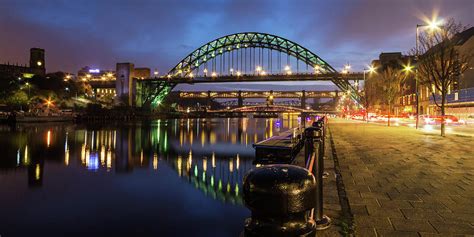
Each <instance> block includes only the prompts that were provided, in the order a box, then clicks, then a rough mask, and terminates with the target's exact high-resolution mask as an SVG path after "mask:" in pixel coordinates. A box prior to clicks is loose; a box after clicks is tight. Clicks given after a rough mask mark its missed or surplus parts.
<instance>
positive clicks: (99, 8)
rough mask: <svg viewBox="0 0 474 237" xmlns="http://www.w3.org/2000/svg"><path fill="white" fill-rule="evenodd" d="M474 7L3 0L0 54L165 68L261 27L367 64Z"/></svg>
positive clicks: (337, 1)
mask: <svg viewBox="0 0 474 237" xmlns="http://www.w3.org/2000/svg"><path fill="white" fill-rule="evenodd" d="M473 12H474V1H473V0H307V1H306V0H287V1H284V0H281V1H280V0H135V1H132V0H95V1H94V0H75V1H70V0H0V63H6V62H7V61H8V62H13V63H20V64H27V63H28V60H29V48H31V47H39V48H44V49H45V50H46V67H47V71H48V72H54V71H66V72H71V73H76V72H77V70H79V69H80V68H81V67H83V66H91V67H94V68H101V69H114V68H115V63H117V62H132V63H134V64H135V65H136V66H140V67H149V68H152V69H155V68H156V69H158V70H159V71H160V73H161V72H163V73H164V72H167V71H168V70H169V69H171V68H172V67H173V66H174V65H175V64H176V63H177V62H179V61H180V60H181V59H182V58H184V57H185V56H186V55H187V54H189V53H190V52H192V51H193V50H194V49H196V48H198V47H200V46H201V45H203V44H205V43H207V42H209V41H211V40H213V39H216V38H219V37H221V36H224V35H228V34H232V33H237V32H246V31H256V32H264V33H270V34H274V35H278V36H281V37H283V38H287V39H289V40H292V41H294V42H296V43H299V44H300V45H302V46H304V47H306V48H307V49H309V50H310V51H312V52H314V53H316V54H317V55H318V56H320V57H321V58H322V59H324V60H325V61H327V62H328V63H329V64H330V65H332V66H333V67H334V68H336V69H341V68H342V67H343V65H344V64H351V65H352V68H353V70H354V71H361V70H363V68H364V67H365V66H367V65H368V64H370V62H371V61H372V60H373V59H376V58H377V57H378V55H379V54H380V53H381V52H394V51H400V52H408V51H409V50H410V49H411V48H413V47H414V44H415V26H416V24H418V23H422V20H423V19H424V18H426V17H428V18H431V16H432V15H433V13H436V14H437V15H439V17H441V18H444V19H448V18H454V19H456V20H458V21H460V22H462V23H463V24H465V25H473V24H474V14H473Z"/></svg>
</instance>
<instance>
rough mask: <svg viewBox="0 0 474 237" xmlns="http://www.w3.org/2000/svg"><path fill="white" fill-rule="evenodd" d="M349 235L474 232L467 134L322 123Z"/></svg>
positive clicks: (472, 156)
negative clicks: (349, 218) (350, 223)
mask: <svg viewBox="0 0 474 237" xmlns="http://www.w3.org/2000/svg"><path fill="white" fill-rule="evenodd" d="M329 128H330V133H331V135H332V137H333V140H334V144H335V148H336V153H337V157H338V160H339V165H340V169H341V174H342V178H343V182H344V186H345V191H346V193H347V197H348V199H349V203H350V209H351V213H352V214H353V215H354V228H355V234H356V236H474V138H473V137H462V136H456V135H451V136H448V137H445V138H442V137H440V136H439V135H437V134H428V133H424V132H422V131H417V130H415V129H413V128H408V127H390V128H389V127H384V126H380V125H373V124H365V123H361V122H354V121H348V120H342V119H331V120H330V121H329Z"/></svg>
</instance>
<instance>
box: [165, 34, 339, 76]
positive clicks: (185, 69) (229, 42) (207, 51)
mask: <svg viewBox="0 0 474 237" xmlns="http://www.w3.org/2000/svg"><path fill="white" fill-rule="evenodd" d="M242 48H266V49H272V50H276V51H279V52H282V53H285V54H287V55H290V56H293V57H295V58H297V59H298V60H301V61H302V62H304V63H306V64H307V65H311V66H313V67H316V66H318V67H319V70H321V71H322V72H325V73H337V71H336V70H335V69H334V68H333V67H332V66H331V65H329V64H328V63H327V62H326V61H324V60H323V59H322V58H321V57H319V56H318V55H316V54H315V53H313V52H311V51H310V50H308V49H306V48H305V47H303V46H301V45H299V44H297V43H295V42H293V41H291V40H288V39H285V38H283V37H280V36H277V35H272V34H267V33H259V32H243V33H236V34H230V35H226V36H223V37H220V38H217V39H215V40H212V41H210V42H208V43H206V44H204V45H202V46H201V47H199V48H197V49H196V50H194V51H193V52H191V53H190V54H188V55H187V56H186V57H185V58H183V59H182V60H181V61H180V62H179V63H178V64H177V65H176V66H175V67H173V68H172V69H171V70H170V71H169V73H168V75H170V76H187V75H188V74H189V73H190V72H192V71H194V70H195V69H196V68H198V67H200V66H201V65H202V64H204V63H206V62H207V61H209V60H211V59H213V58H215V57H217V56H219V55H221V54H223V53H228V52H231V51H234V50H238V49H242Z"/></svg>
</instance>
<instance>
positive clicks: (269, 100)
mask: <svg viewBox="0 0 474 237" xmlns="http://www.w3.org/2000/svg"><path fill="white" fill-rule="evenodd" d="M273 99H274V98H273V90H271V91H270V95H269V96H268V97H267V105H273Z"/></svg>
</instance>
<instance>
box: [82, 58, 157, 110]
mask: <svg viewBox="0 0 474 237" xmlns="http://www.w3.org/2000/svg"><path fill="white" fill-rule="evenodd" d="M150 75H151V74H150V69H149V68H135V65H134V64H133V63H117V65H116V70H115V71H114V70H103V69H98V68H92V67H89V66H85V67H83V68H81V69H80V70H79V71H78V72H77V77H76V78H77V80H79V81H83V82H86V83H88V84H90V86H91V88H92V93H93V94H92V96H93V97H95V98H104V97H107V98H115V97H116V96H118V98H116V99H117V101H122V102H124V103H126V104H128V105H132V104H133V88H134V86H133V85H132V83H133V79H139V80H141V79H148V78H150ZM117 92H118V93H117ZM125 97H126V99H125ZM123 99H125V100H126V101H123Z"/></svg>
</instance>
